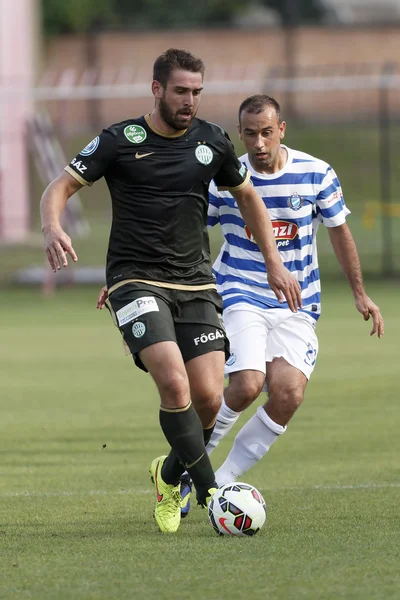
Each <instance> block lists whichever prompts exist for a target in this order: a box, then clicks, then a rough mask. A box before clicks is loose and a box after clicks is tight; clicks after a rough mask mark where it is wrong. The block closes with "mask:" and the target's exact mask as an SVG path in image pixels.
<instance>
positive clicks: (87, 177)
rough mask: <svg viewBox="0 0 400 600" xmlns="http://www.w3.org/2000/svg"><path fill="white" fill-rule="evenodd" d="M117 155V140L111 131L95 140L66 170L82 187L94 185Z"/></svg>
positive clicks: (105, 131) (106, 131)
mask: <svg viewBox="0 0 400 600" xmlns="http://www.w3.org/2000/svg"><path fill="white" fill-rule="evenodd" d="M116 155H117V138H116V136H115V135H114V134H113V133H112V132H111V131H109V130H108V129H104V130H103V132H102V133H101V134H100V135H98V136H97V137H95V138H94V140H92V141H91V142H89V144H88V145H87V146H85V148H84V149H83V150H81V151H80V152H79V154H77V156H75V158H73V159H72V160H71V162H70V163H69V165H68V166H67V167H65V170H66V171H67V173H69V174H70V175H72V177H74V178H75V179H76V180H77V181H79V183H81V184H82V185H93V183H94V182H95V181H97V180H98V179H100V178H101V177H103V175H104V174H105V172H106V171H107V169H108V168H109V167H110V165H111V164H112V163H113V162H114V161H115V158H116Z"/></svg>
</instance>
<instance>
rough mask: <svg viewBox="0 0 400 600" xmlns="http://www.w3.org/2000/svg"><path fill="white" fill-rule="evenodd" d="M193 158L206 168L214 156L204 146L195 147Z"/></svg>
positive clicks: (209, 149)
mask: <svg viewBox="0 0 400 600" xmlns="http://www.w3.org/2000/svg"><path fill="white" fill-rule="evenodd" d="M195 156H196V158H197V160H198V161H199V162H201V164H202V165H206V166H207V165H209V164H210V162H211V161H212V159H213V158H214V154H213V151H212V150H211V148H209V147H208V146H204V144H201V145H200V146H197V148H196V150H195Z"/></svg>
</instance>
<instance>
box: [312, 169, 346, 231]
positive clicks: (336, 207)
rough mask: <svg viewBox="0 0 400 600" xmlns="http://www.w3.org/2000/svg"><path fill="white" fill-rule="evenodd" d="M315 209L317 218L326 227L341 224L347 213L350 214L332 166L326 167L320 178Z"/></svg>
mask: <svg viewBox="0 0 400 600" xmlns="http://www.w3.org/2000/svg"><path fill="white" fill-rule="evenodd" d="M316 211H317V218H318V220H319V221H320V222H321V223H323V224H324V225H325V226H326V227H338V226H339V225H343V223H345V221H346V217H347V215H349V214H350V211H349V209H348V208H347V206H346V205H345V203H344V198H343V193H342V188H341V185H340V182H339V179H338V177H337V175H336V173H335V171H334V170H333V169H332V167H328V169H327V171H326V174H325V177H324V179H323V180H322V183H321V186H320V191H319V193H318V196H317V202H316Z"/></svg>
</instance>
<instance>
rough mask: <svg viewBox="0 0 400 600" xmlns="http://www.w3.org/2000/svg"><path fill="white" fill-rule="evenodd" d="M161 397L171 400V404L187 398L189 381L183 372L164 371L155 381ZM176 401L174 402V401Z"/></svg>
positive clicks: (179, 402) (188, 395)
mask: <svg viewBox="0 0 400 600" xmlns="http://www.w3.org/2000/svg"><path fill="white" fill-rule="evenodd" d="M156 383H157V386H158V389H159V392H160V395H161V398H162V399H164V400H166V401H168V403H170V402H172V404H175V403H176V404H177V405H178V404H181V403H182V402H185V401H186V400H188V399H189V397H190V393H189V382H188V380H187V378H186V377H185V375H184V374H182V373H180V372H179V371H171V372H169V373H165V374H164V376H163V377H161V378H160V380H158V381H157V382H156ZM175 401H176V402H175Z"/></svg>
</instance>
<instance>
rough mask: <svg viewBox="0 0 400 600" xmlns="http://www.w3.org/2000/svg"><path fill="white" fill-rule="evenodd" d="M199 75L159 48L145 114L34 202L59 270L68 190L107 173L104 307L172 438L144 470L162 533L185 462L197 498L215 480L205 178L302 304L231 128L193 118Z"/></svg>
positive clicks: (115, 129)
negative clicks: (151, 102) (146, 377)
mask: <svg viewBox="0 0 400 600" xmlns="http://www.w3.org/2000/svg"><path fill="white" fill-rule="evenodd" d="M203 75H204V64H203V62H202V61H201V60H200V59H198V58H196V57H194V56H193V55H192V54H190V53H189V52H187V51H185V50H177V49H170V50H167V51H166V52H164V53H163V54H162V55H161V56H159V57H158V58H157V59H156V61H155V63H154V72H153V82H152V93H153V96H154V98H155V106H154V108H153V110H152V112H151V113H150V114H147V115H145V116H141V117H139V118H134V119H128V120H127V121H123V122H122V123H118V124H116V125H112V126H111V127H108V128H107V129H104V130H103V132H102V133H101V134H100V135H99V136H98V137H96V138H95V139H94V140H92V142H90V143H89V144H88V145H87V146H86V147H85V148H84V149H83V150H82V151H81V152H80V153H79V154H78V155H77V156H76V157H75V158H74V159H73V160H72V161H71V163H70V164H69V166H67V167H66V169H65V172H63V173H62V174H61V175H60V176H59V177H58V178H56V179H55V180H54V181H53V182H52V183H51V184H50V185H49V186H48V187H47V189H46V190H45V192H44V194H43V197H42V201H41V216H42V231H43V234H44V238H45V248H46V253H47V257H48V260H49V263H50V265H51V267H52V268H53V271H54V272H56V271H57V270H58V269H60V268H61V267H66V266H67V257H66V255H67V253H68V254H69V255H70V256H71V257H72V259H73V260H74V261H76V260H77V256H76V253H75V251H74V249H73V247H72V244H71V240H70V238H69V237H68V235H67V234H66V233H65V232H64V231H63V230H62V228H61V225H60V216H61V214H62V211H63V209H64V207H65V204H66V202H67V201H68V198H69V197H70V196H72V194H74V193H75V192H76V191H78V190H79V189H80V188H81V187H82V186H83V185H91V184H92V183H93V182H95V181H97V180H98V179H100V178H101V177H104V178H105V180H106V182H107V185H108V188H109V191H110V196H111V201H112V212H113V218H112V226H111V232H110V239H109V246H108V254H107V270H106V279H107V288H108V300H107V303H108V308H109V310H110V312H111V314H112V316H113V320H114V323H115V324H116V325H117V326H118V328H119V330H120V332H121V333H122V336H123V339H124V342H125V344H126V345H127V346H128V347H129V350H130V351H131V353H132V355H133V357H134V360H135V363H136V364H137V365H138V366H139V367H140V368H142V369H144V370H145V371H148V372H149V373H150V375H151V376H152V378H153V379H154V381H155V383H156V385H157V388H158V391H159V394H160V398H161V406H160V425H161V428H162V430H163V432H164V435H165V437H166V439H167V441H168V443H169V445H170V447H171V450H170V453H169V455H168V456H161V457H158V458H156V459H154V460H153V462H152V464H151V467H150V473H151V476H152V479H153V481H154V483H155V488H156V507H155V519H156V522H157V524H158V526H159V528H160V530H161V531H163V532H174V531H176V530H177V529H178V527H179V523H180V518H181V512H180V509H181V498H180V476H181V474H182V473H183V472H184V471H185V470H188V472H189V474H190V476H191V478H192V480H193V483H194V485H195V487H196V491H197V500H198V502H199V503H200V504H201V505H203V506H206V505H207V504H208V501H209V499H210V497H211V495H212V494H213V492H214V491H215V488H216V487H217V486H216V483H215V477H214V472H213V469H212V467H211V464H210V461H209V458H208V455H207V452H206V450H205V442H207V441H208V439H209V438H210V436H211V433H212V430H213V426H214V422H215V418H216V415H217V413H218V410H219V407H220V404H221V399H222V394H223V380H224V363H225V357H226V356H229V353H228V341H227V339H226V337H225V331H224V328H223V325H222V322H221V312H222V303H221V299H220V297H219V295H218V294H217V292H216V288H215V281H214V276H213V274H212V271H211V262H210V250H209V241H208V233H207V227H206V223H207V207H208V185H209V183H210V181H211V179H214V181H215V183H216V184H217V185H218V187H219V188H226V189H228V190H229V191H230V192H231V193H232V194H233V196H234V197H235V199H236V201H237V203H238V206H239V208H240V210H241V212H242V214H243V217H244V220H245V221H246V223H247V225H248V226H249V228H250V230H251V231H252V233H253V235H254V237H255V238H256V239H257V242H258V245H259V247H260V250H261V252H262V254H263V257H264V259H265V261H266V263H267V267H268V274H269V283H270V285H271V288H272V289H273V290H274V292H275V293H276V295H277V297H278V298H279V299H283V297H285V298H286V300H287V301H288V303H289V306H290V308H291V309H292V310H294V311H296V310H297V307H300V306H301V298H300V286H299V284H298V282H297V281H296V280H295V279H294V278H293V276H292V275H291V274H290V273H289V271H288V270H287V269H285V268H284V267H283V264H282V261H281V259H280V257H279V254H278V251H277V249H276V244H275V238H274V235H273V230H272V226H271V222H270V219H269V216H268V213H267V210H266V209H265V207H264V203H263V201H262V200H261V198H260V197H259V196H258V194H257V193H256V192H255V190H254V188H253V187H252V185H251V184H249V179H250V176H249V173H248V172H247V170H246V167H244V166H242V164H241V163H240V162H239V161H238V159H237V157H236V155H235V152H234V149H233V145H232V143H231V142H230V140H229V137H228V136H227V134H226V133H225V132H224V131H223V130H222V129H221V128H220V127H219V126H218V125H215V124H213V123H209V122H207V121H204V120H201V119H198V118H197V117H196V112H197V109H198V105H199V102H200V96H201V91H202V86H203Z"/></svg>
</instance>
